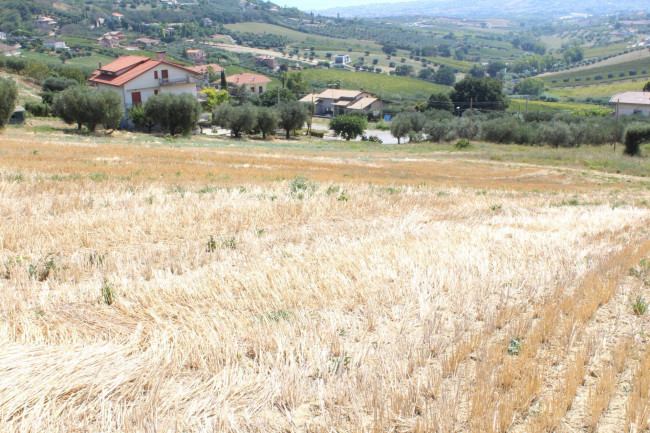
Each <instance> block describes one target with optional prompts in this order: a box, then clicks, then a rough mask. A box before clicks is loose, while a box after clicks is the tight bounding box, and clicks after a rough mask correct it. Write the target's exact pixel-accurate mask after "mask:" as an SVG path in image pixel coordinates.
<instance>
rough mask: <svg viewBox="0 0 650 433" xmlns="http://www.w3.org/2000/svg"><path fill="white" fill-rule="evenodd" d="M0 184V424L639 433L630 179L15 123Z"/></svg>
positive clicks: (639, 207)
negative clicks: (48, 130)
mask: <svg viewBox="0 0 650 433" xmlns="http://www.w3.org/2000/svg"><path fill="white" fill-rule="evenodd" d="M17 131H18V132H17ZM199 144H205V143H203V142H199ZM0 172H1V179H0V221H1V224H0V431H6V432H14V431H21V432H222V431H237V432H276V431H282V432H284V431H289V432H362V431H373V432H411V431H419V432H516V433H519V432H522V433H523V432H551V431H556V432H567V433H569V432H592V431H595V432H601V433H604V432H612V433H613V432H622V431H623V432H636V433H640V432H644V431H647V430H648V428H649V420H650V350H648V346H649V339H650V313H645V314H642V311H641V310H643V308H642V307H643V306H644V305H645V300H648V299H650V259H649V257H650V235H649V229H650V208H649V204H648V203H650V189H649V188H648V184H647V182H646V181H644V180H643V178H637V177H633V176H629V175H628V176H626V175H616V174H603V173H598V172H595V171H590V170H587V171H584V170H576V169H571V168H557V167H553V168H551V167H546V166H539V165H530V164H520V163H507V162H498V161H489V160H476V159H472V158H471V157H467V158H457V157H453V158H452V157H447V156H445V155H443V154H412V153H411V154H409V156H404V155H400V154H399V153H391V154H387V153H386V154H385V153H381V152H377V153H371V154H368V153H363V154H361V153H358V152H356V153H355V152H343V151H340V152H328V151H320V152H314V151H299V150H273V149H271V148H269V147H263V148H259V147H258V145H257V144H255V143H253V144H251V145H250V146H248V147H247V146H245V145H244V146H242V145H237V146H233V147H230V146H228V145H223V146H219V147H206V146H203V145H199V146H191V147H188V146H176V145H173V144H170V143H166V142H165V141H164V140H160V142H157V143H150V142H147V143H144V144H142V143H139V142H138V140H137V137H136V138H133V137H127V136H123V137H120V136H117V137H113V138H111V139H108V138H97V139H95V138H93V137H75V136H66V135H56V134H54V135H52V136H51V137H49V138H48V135H47V134H41V135H38V134H37V133H33V132H24V133H22V132H19V130H17V129H13V130H9V131H8V132H7V133H6V134H5V135H3V136H0ZM635 300H636V302H633V301H635Z"/></svg>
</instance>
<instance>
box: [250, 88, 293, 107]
mask: <svg viewBox="0 0 650 433" xmlns="http://www.w3.org/2000/svg"><path fill="white" fill-rule="evenodd" d="M278 99H280V101H279V102H293V101H295V100H296V95H294V93H293V92H292V91H291V90H289V89H282V88H276V89H273V90H267V91H266V92H264V93H262V94H261V95H260V97H259V104H260V105H261V106H262V107H272V106H274V105H276V104H277V103H278Z"/></svg>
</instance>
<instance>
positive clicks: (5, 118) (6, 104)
mask: <svg viewBox="0 0 650 433" xmlns="http://www.w3.org/2000/svg"><path fill="white" fill-rule="evenodd" d="M17 100H18V87H16V83H15V82H14V80H12V79H11V78H0V128H3V127H4V126H5V125H6V124H7V122H9V119H10V118H11V115H12V114H13V113H14V110H15V109H16V101H17Z"/></svg>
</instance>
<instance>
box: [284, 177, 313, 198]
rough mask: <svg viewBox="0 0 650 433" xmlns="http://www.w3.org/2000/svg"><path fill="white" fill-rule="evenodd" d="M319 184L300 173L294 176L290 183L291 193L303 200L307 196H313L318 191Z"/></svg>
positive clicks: (292, 195)
mask: <svg viewBox="0 0 650 433" xmlns="http://www.w3.org/2000/svg"><path fill="white" fill-rule="evenodd" d="M317 188H318V185H316V183H315V182H312V181H311V180H309V179H307V178H306V177H305V176H303V175H301V174H299V175H297V176H296V177H294V178H293V180H292V181H291V184H290V185H289V195H290V196H291V197H293V198H297V199H299V200H302V199H303V198H305V197H306V196H311V195H312V194H314V192H316V189H317Z"/></svg>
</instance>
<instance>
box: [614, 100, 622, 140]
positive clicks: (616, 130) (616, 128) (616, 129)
mask: <svg viewBox="0 0 650 433" xmlns="http://www.w3.org/2000/svg"><path fill="white" fill-rule="evenodd" d="M620 101H621V100H620V99H617V100H616V126H615V127H614V152H616V142H617V141H618V103H619V102H620Z"/></svg>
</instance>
